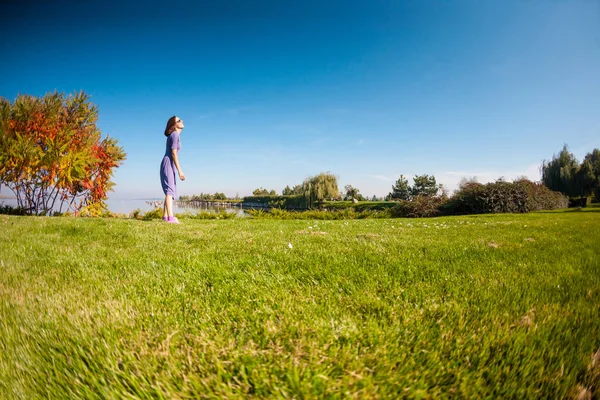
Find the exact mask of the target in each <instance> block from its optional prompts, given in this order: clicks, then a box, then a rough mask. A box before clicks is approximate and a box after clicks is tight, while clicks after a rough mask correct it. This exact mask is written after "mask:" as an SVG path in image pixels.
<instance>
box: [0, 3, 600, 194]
mask: <svg viewBox="0 0 600 400" xmlns="http://www.w3.org/2000/svg"><path fill="white" fill-rule="evenodd" d="M22 4H27V6H26V7H25V6H23V5H22ZM0 15H2V17H1V19H2V21H1V22H2V24H1V25H0V34H1V35H2V40H0V51H1V54H2V61H0V76H1V77H2V78H1V79H0V96H3V97H6V98H8V99H10V100H11V101H12V100H14V99H15V97H16V96H17V94H18V93H26V94H31V95H37V96H42V95H44V94H45V93H47V92H52V91H54V90H58V91H60V92H65V93H72V92H74V91H79V90H83V91H85V92H87V93H88V94H90V95H91V96H92V98H91V100H92V102H94V103H95V104H96V105H97V106H98V107H99V110H100V118H99V127H100V129H101V130H102V132H104V133H105V134H108V135H110V136H112V137H115V138H117V139H118V141H119V143H120V145H121V146H123V147H124V148H125V151H126V153H127V160H126V161H125V163H124V164H123V165H122V166H121V167H120V168H119V169H118V170H117V171H116V173H115V176H114V181H115V182H116V184H117V185H116V187H115V191H114V193H112V194H111V195H110V197H111V198H112V199H125V198H145V197H157V198H158V197H161V196H163V194H162V191H161V188H160V183H159V165H160V161H161V158H162V156H163V153H164V146H165V143H164V142H165V138H164V135H163V131H164V128H165V124H166V121H167V120H168V118H169V117H171V116H172V115H177V116H179V117H181V118H182V119H183V120H184V121H185V125H186V128H185V129H184V131H183V132H182V135H181V140H182V150H181V153H180V161H181V166H182V169H183V170H184V172H185V174H186V178H187V179H186V181H185V182H179V183H178V189H179V193H180V194H190V195H191V194H196V193H200V192H204V193H214V192H217V191H219V192H224V193H225V194H227V195H229V196H235V195H236V194H239V195H240V196H244V195H249V194H251V192H252V190H254V189H256V188H258V187H264V188H267V189H269V190H270V189H275V190H276V191H277V192H281V190H282V189H283V188H284V187H285V186H286V185H289V186H293V185H295V184H299V183H301V182H302V181H303V180H304V179H305V178H306V177H308V176H310V175H315V174H318V173H320V172H324V171H329V172H332V173H334V174H336V175H337V176H338V178H339V186H340V189H343V187H344V185H347V184H351V185H353V186H355V187H357V188H358V189H359V190H360V191H361V193H363V194H364V195H368V196H372V195H377V196H385V195H386V194H387V193H388V192H389V191H390V189H391V186H392V184H393V183H394V181H395V180H396V179H398V177H399V176H400V174H403V175H405V176H408V177H409V178H412V177H413V176H414V175H416V174H433V175H435V177H436V178H437V181H438V182H440V183H443V184H445V185H446V186H447V187H448V188H450V189H451V190H452V189H455V188H456V186H457V184H458V182H459V181H460V179H461V178H463V177H473V176H476V177H477V178H478V179H479V181H480V182H487V181H491V180H495V179H497V178H499V177H501V176H503V177H505V178H506V179H513V178H515V177H518V176H527V177H529V178H530V179H533V180H537V179H539V171H538V168H539V166H540V164H541V162H542V160H544V159H549V158H551V157H552V155H553V154H554V153H557V152H558V151H560V149H561V148H562V146H563V144H564V143H567V144H568V145H569V148H570V150H571V151H572V152H573V153H574V154H575V155H576V156H577V157H578V158H579V159H580V160H581V159H582V158H583V157H584V156H585V154H586V153H587V152H590V151H592V150H593V149H594V148H600V111H599V110H600V2H598V1H592V0H583V1H553V0H544V1H531V0H530V1H491V0H490V1H475V0H471V1H462V0H461V1H442V0H439V1H395V2H389V1H352V0H350V1H348V0H346V1H308V0H305V1H271V0H266V1H250V0H248V1H218V2H217V1H213V2H204V1H197V2H192V1H190V2H182V3H178V2H176V1H171V2H168V3H166V2H165V3H155V2H151V1H143V2H133V1H126V0H124V1H121V2H118V3H117V2H114V3H111V2H99V1H77V2H75V1H60V0H59V1H54V2H35V1H26V2H24V3H23V2H18V1H16V0H14V1H7V2H2V4H1V5H0Z"/></svg>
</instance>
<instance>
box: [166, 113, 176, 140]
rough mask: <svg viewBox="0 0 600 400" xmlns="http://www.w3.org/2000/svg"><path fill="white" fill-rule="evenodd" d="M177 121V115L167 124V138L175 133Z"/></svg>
mask: <svg viewBox="0 0 600 400" xmlns="http://www.w3.org/2000/svg"><path fill="white" fill-rule="evenodd" d="M175 121H177V117H176V116H175V115H173V116H172V117H171V118H169V121H168V122H167V127H166V128H165V136H169V135H170V134H171V133H173V132H174V131H175V125H176V122H175Z"/></svg>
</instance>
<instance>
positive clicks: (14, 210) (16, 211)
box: [0, 204, 27, 215]
mask: <svg viewBox="0 0 600 400" xmlns="http://www.w3.org/2000/svg"><path fill="white" fill-rule="evenodd" d="M0 214H6V215H27V210H26V209H25V208H23V207H13V206H10V205H8V204H7V205H4V204H0Z"/></svg>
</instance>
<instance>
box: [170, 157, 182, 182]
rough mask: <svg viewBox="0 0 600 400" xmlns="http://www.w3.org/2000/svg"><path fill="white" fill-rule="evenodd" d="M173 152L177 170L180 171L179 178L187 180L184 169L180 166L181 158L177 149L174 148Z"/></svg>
mask: <svg viewBox="0 0 600 400" xmlns="http://www.w3.org/2000/svg"><path fill="white" fill-rule="evenodd" d="M171 154H172V155H173V162H174V163H175V167H176V168H177V171H178V172H179V179H181V180H182V181H185V175H184V174H183V171H182V170H181V167H180V166H179V158H177V149H172V150H171Z"/></svg>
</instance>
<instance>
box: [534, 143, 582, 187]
mask: <svg viewBox="0 0 600 400" xmlns="http://www.w3.org/2000/svg"><path fill="white" fill-rule="evenodd" d="M578 170H579V163H578V162H577V159H576V158H575V156H574V155H573V154H572V153H570V152H569V149H568V147H567V145H566V144H565V145H564V146H563V149H562V150H561V152H560V153H558V155H554V156H552V160H550V161H546V160H544V161H543V162H542V167H541V173H542V182H543V183H544V184H545V185H546V186H547V187H548V189H550V190H554V191H557V192H561V193H562V194H564V195H567V196H569V197H576V196H578V195H579V194H580V190H579V188H578V187H577V179H576V175H577V171H578Z"/></svg>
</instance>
